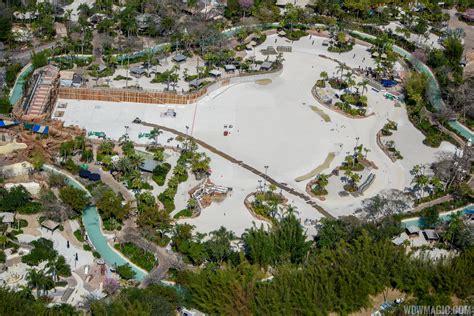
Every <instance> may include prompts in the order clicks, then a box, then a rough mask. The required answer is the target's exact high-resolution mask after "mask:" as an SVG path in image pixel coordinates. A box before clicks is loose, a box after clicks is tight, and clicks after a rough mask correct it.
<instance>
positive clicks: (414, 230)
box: [405, 225, 420, 237]
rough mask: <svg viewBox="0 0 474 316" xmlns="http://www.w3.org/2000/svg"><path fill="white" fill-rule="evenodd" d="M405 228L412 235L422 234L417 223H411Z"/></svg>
mask: <svg viewBox="0 0 474 316" xmlns="http://www.w3.org/2000/svg"><path fill="white" fill-rule="evenodd" d="M405 230H406V233H407V234H408V236H410V237H415V236H418V235H419V234H420V228H419V227H418V226H416V225H410V226H408V227H407V228H406V229H405Z"/></svg>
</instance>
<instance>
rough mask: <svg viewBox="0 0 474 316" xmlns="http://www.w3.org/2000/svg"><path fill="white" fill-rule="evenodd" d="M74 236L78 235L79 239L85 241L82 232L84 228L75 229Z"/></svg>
mask: <svg viewBox="0 0 474 316" xmlns="http://www.w3.org/2000/svg"><path fill="white" fill-rule="evenodd" d="M74 236H75V237H76V239H77V240H79V241H80V242H84V235H83V234H82V230H80V229H77V230H75V231H74Z"/></svg>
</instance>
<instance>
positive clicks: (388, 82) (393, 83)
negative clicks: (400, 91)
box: [380, 79, 398, 88]
mask: <svg viewBox="0 0 474 316" xmlns="http://www.w3.org/2000/svg"><path fill="white" fill-rule="evenodd" d="M380 83H382V85H383V86H384V87H385V88H390V87H393V86H396V85H397V84H398V82H396V81H395V80H388V79H382V81H380Z"/></svg>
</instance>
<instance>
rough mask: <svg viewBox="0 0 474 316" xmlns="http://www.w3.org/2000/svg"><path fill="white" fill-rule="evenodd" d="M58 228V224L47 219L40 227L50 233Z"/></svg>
mask: <svg viewBox="0 0 474 316" xmlns="http://www.w3.org/2000/svg"><path fill="white" fill-rule="evenodd" d="M59 226H60V224H59V223H58V222H55V221H52V220H50V219H47V220H45V221H43V222H42V223H41V227H43V228H46V229H47V230H49V231H50V232H51V234H52V233H54V231H55V230H56V229H57V228H58V227H59Z"/></svg>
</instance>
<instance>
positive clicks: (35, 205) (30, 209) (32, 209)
mask: <svg viewBox="0 0 474 316" xmlns="http://www.w3.org/2000/svg"><path fill="white" fill-rule="evenodd" d="M41 210H42V208H41V203H39V202H31V203H28V204H27V205H24V206H22V207H20V208H18V209H17V211H18V213H20V214H25V215H29V214H36V213H39V212H41Z"/></svg>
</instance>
